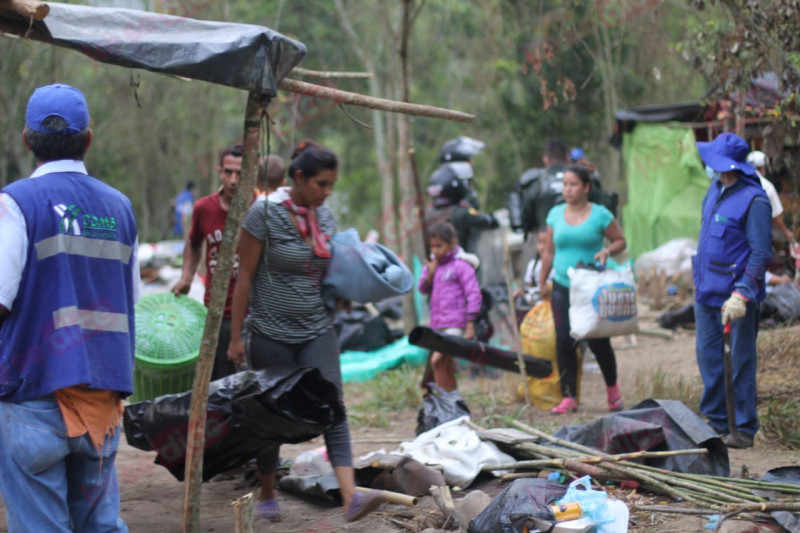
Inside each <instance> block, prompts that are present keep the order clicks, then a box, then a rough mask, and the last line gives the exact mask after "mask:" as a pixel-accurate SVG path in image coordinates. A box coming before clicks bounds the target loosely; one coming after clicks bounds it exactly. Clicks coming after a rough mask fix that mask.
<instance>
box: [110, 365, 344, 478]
mask: <svg viewBox="0 0 800 533" xmlns="http://www.w3.org/2000/svg"><path fill="white" fill-rule="evenodd" d="M191 402H192V391H187V392H183V393H180V394H168V395H165V396H159V397H158V398H156V399H155V400H147V401H143V402H138V403H134V404H131V405H129V406H127V407H126V408H125V413H124V415H123V427H124V429H125V438H126V440H127V441H128V444H130V445H131V446H133V447H134V448H139V449H140V450H145V451H150V450H155V451H157V452H158V455H157V456H156V459H155V462H156V464H160V465H162V466H164V467H165V468H166V469H167V470H169V471H170V473H171V474H172V475H173V476H175V478H176V479H178V480H179V481H183V477H184V471H185V463H186V441H187V434H188V424H189V413H190V411H191ZM206 417H207V418H206V436H205V448H204V450H203V481H206V480H209V479H211V478H212V477H214V476H215V475H217V474H219V473H222V472H225V471H227V470H230V469H232V468H236V467H238V466H241V465H244V464H245V463H247V462H248V461H249V460H250V459H252V458H253V457H256V456H257V455H258V454H259V453H260V452H262V451H263V450H264V449H265V448H266V447H267V446H268V445H270V444H275V443H297V442H303V441H307V440H310V439H312V438H314V437H316V436H318V435H320V434H321V433H322V432H323V431H325V430H326V429H327V428H329V427H331V426H333V425H335V424H337V423H339V422H340V421H341V420H343V419H344V417H345V413H344V407H343V406H342V404H341V402H340V401H339V397H338V393H337V390H336V386H335V385H334V384H333V383H331V382H329V381H327V380H326V379H325V378H324V377H322V374H321V373H320V371H319V369H317V368H300V369H296V368H271V369H264V370H247V371H244V372H237V373H236V374H232V375H230V376H227V377H224V378H222V379H218V380H215V381H212V382H211V384H210V385H209V391H208V408H207V414H206Z"/></svg>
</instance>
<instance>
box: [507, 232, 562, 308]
mask: <svg viewBox="0 0 800 533" xmlns="http://www.w3.org/2000/svg"><path fill="white" fill-rule="evenodd" d="M546 239H547V230H543V229H540V230H539V231H538V232H537V233H536V257H534V258H533V259H531V260H530V261H529V262H528V266H527V267H526V268H525V274H524V275H523V276H522V284H523V286H522V288H519V289H517V290H516V291H514V295H513V296H514V299H517V298H519V297H520V296H524V297H525V300H526V301H525V302H524V303H526V304H528V305H536V304H537V303H539V302H541V301H542V299H541V298H540V297H539V273H540V272H541V271H542V254H543V253H544V250H545V244H546V243H547V240H546ZM547 281H553V272H552V271H551V272H550V275H549V276H548V277H547Z"/></svg>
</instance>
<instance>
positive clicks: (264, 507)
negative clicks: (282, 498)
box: [256, 498, 281, 522]
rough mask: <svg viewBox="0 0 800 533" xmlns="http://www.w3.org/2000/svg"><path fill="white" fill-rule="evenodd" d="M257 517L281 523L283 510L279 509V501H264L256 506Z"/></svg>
mask: <svg viewBox="0 0 800 533" xmlns="http://www.w3.org/2000/svg"><path fill="white" fill-rule="evenodd" d="M256 516H257V517H258V518H263V519H264V520H269V521H270V522H280V521H281V508H280V507H278V500H276V499H274V498H273V499H272V500H264V501H261V502H258V503H257V504H256Z"/></svg>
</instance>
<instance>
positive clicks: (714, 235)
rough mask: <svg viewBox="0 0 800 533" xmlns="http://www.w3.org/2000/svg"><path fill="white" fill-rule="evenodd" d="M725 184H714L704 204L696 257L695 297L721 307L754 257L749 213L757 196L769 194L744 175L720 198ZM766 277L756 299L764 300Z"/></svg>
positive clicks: (700, 301) (694, 267)
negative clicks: (751, 257) (749, 232)
mask: <svg viewBox="0 0 800 533" xmlns="http://www.w3.org/2000/svg"><path fill="white" fill-rule="evenodd" d="M722 190H723V189H722V187H720V186H719V184H718V183H713V184H712V185H711V187H710V188H709V190H708V193H707V195H706V200H705V202H704V204H703V220H702V222H701V225H700V239H699V241H698V243H697V256H696V257H695V258H694V263H693V270H694V282H695V286H696V288H697V295H696V297H695V299H696V300H697V301H698V302H699V303H702V304H705V305H711V306H716V307H721V306H722V304H723V303H725V300H727V299H728V297H730V295H731V293H732V292H733V291H734V285H735V283H736V282H737V281H738V280H739V279H740V278H741V277H742V275H743V274H744V271H745V269H746V268H747V261H748V260H749V259H750V245H749V244H748V242H747V212H748V209H749V208H750V204H751V203H752V201H753V199H755V198H756V196H764V197H766V193H765V192H764V189H762V188H761V186H760V185H756V184H755V183H754V182H752V181H750V180H748V179H746V178H743V177H740V178H739V180H738V181H737V183H736V185H733V186H732V187H731V188H728V190H725V194H724V196H723V197H722V198H720V193H721V191H722ZM764 296H765V286H764V280H763V279H762V280H760V284H759V289H758V294H757V296H756V299H757V300H758V301H759V302H761V301H763V300H764Z"/></svg>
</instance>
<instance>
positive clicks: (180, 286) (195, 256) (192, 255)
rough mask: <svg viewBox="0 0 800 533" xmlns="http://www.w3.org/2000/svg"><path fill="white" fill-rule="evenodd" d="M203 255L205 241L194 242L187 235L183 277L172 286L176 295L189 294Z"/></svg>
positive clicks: (182, 269)
mask: <svg viewBox="0 0 800 533" xmlns="http://www.w3.org/2000/svg"><path fill="white" fill-rule="evenodd" d="M202 256H203V241H200V242H199V243H197V244H193V243H192V241H191V240H189V237H188V236H187V237H186V243H185V244H184V246H183V266H182V267H181V277H180V279H179V280H178V282H177V283H176V284H175V286H174V287H172V292H173V294H175V296H178V295H179V294H188V293H189V289H190V288H191V287H192V280H194V275H195V273H196V272H197V267H198V266H200V260H201V259H202Z"/></svg>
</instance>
